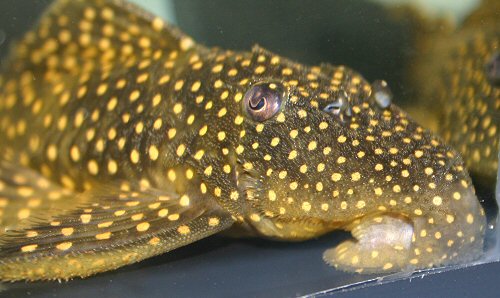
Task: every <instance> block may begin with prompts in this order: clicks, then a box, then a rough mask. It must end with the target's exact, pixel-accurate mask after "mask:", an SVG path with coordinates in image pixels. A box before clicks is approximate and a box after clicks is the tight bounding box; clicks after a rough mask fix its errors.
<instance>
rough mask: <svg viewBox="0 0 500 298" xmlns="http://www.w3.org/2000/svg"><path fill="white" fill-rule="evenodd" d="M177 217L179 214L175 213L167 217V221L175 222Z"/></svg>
mask: <svg viewBox="0 0 500 298" xmlns="http://www.w3.org/2000/svg"><path fill="white" fill-rule="evenodd" d="M179 217H180V215H179V214H177V213H174V214H170V215H169V216H168V220H170V221H176V220H178V219H179Z"/></svg>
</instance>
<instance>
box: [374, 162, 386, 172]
mask: <svg viewBox="0 0 500 298" xmlns="http://www.w3.org/2000/svg"><path fill="white" fill-rule="evenodd" d="M383 169H384V166H383V165H381V164H379V163H378V164H376V165H375V171H382V170H383Z"/></svg>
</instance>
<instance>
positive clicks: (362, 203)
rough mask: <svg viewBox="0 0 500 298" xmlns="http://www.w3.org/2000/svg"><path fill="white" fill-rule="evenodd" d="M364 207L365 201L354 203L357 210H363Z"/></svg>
mask: <svg viewBox="0 0 500 298" xmlns="http://www.w3.org/2000/svg"><path fill="white" fill-rule="evenodd" d="M365 206H366V203H365V201H362V200H361V201H358V202H357V203H356V208H358V209H362V208H364V207H365Z"/></svg>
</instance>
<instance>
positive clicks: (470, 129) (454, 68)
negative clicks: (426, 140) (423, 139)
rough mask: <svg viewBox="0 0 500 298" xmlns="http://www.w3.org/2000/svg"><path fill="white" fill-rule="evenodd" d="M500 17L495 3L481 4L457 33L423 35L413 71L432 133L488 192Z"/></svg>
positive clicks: (492, 174) (499, 125) (499, 113)
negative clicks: (432, 124) (455, 152)
mask: <svg viewBox="0 0 500 298" xmlns="http://www.w3.org/2000/svg"><path fill="white" fill-rule="evenodd" d="M499 12H500V3H499V2H498V1H494V0H493V1H492V0H483V1H481V4H480V6H479V7H478V8H477V9H476V10H474V11H473V12H472V13H471V14H470V15H469V16H468V17H467V18H466V19H465V20H464V21H463V23H462V24H461V25H460V26H459V27H458V28H453V27H452V26H450V25H447V26H444V27H445V28H447V29H446V30H438V29H434V31H436V32H432V33H427V34H425V35H423V36H422V37H421V38H419V39H420V40H419V41H418V43H417V45H416V48H417V51H418V52H419V55H418V57H417V59H416V61H415V62H414V63H413V65H414V66H413V67H412V68H411V72H412V73H413V75H412V80H413V81H412V84H413V86H414V89H416V90H419V92H418V93H417V95H416V97H418V98H419V99H420V100H419V105H420V106H425V107H426V109H427V111H426V112H425V114H426V115H427V116H428V117H433V118H434V119H437V120H435V122H436V123H437V124H436V125H435V126H436V127H435V128H434V131H435V132H436V133H438V134H440V135H441V136H442V137H443V139H444V140H445V141H446V142H447V143H449V144H450V145H452V146H453V147H454V148H456V149H457V150H458V151H459V152H460V154H461V155H462V157H463V158H464V161H465V165H466V166H467V168H468V170H469V172H470V173H472V174H474V175H475V176H477V177H480V178H479V179H481V180H484V181H485V184H489V185H490V186H491V187H494V184H495V180H496V175H497V170H498V152H499V149H500V133H499V132H500V18H498V14H499ZM422 22H423V21H422ZM441 23H442V22H441ZM423 26H424V27H425V26H427V27H429V28H432V27H433V25H425V24H424V25H423ZM431 30H432V29H430V30H429V31H431ZM443 31H444V32H443ZM429 77H432V78H433V80H429V79H428V78H429Z"/></svg>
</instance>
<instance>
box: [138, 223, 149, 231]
mask: <svg viewBox="0 0 500 298" xmlns="http://www.w3.org/2000/svg"><path fill="white" fill-rule="evenodd" d="M149 226H150V225H149V223H148V222H141V223H140V224H138V225H137V226H136V229H137V231H139V232H144V231H147V230H148V229H149Z"/></svg>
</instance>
